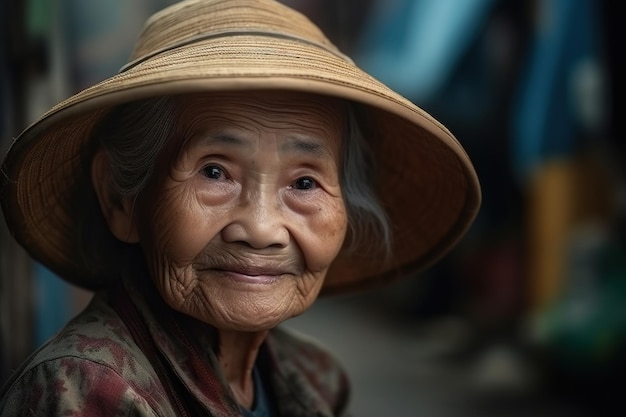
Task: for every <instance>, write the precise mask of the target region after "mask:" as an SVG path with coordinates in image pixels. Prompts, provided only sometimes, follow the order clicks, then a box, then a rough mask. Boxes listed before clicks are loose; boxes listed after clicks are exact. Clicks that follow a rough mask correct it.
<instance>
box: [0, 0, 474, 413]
mask: <svg viewBox="0 0 626 417" xmlns="http://www.w3.org/2000/svg"><path fill="white" fill-rule="evenodd" d="M2 172H3V176H2V194H1V195H2V207H3V210H4V214H5V218H6V221H7V224H8V226H9V228H10V229H11V231H12V233H13V234H14V236H15V238H16V239H17V240H18V242H20V244H21V245H22V246H24V247H25V248H26V249H27V250H28V251H29V253H30V254H31V255H32V256H33V258H34V259H36V260H38V261H39V262H42V263H43V264H44V265H46V266H47V267H49V268H50V269H51V270H52V271H54V272H56V273H57V274H58V275H59V276H60V277H62V278H63V279H66V280H67V281H69V282H71V283H73V284H76V285H79V286H82V287H84V288H88V289H91V290H94V297H93V300H92V301H91V303H90V304H89V306H88V307H87V308H86V309H85V310H84V311H83V312H81V313H80V314H79V315H78V316H77V317H76V318H74V319H73V320H72V321H71V322H70V323H68V325H67V326H66V327H65V328H64V329H62V330H61V331H60V332H59V333H58V334H57V335H56V336H55V337H54V338H52V339H51V340H50V341H49V342H48V343H47V344H46V345H44V346H43V347H41V348H40V349H39V350H38V351H37V352H35V353H34V354H33V355H32V356H31V357H30V358H29V359H28V360H27V362H26V363H24V364H23V366H22V367H21V368H20V369H18V370H16V372H15V373H14V375H13V376H12V377H11V378H10V380H9V381H7V383H6V384H5V385H4V388H3V389H2V391H1V392H0V415H3V416H4V415H7V416H9V415H10V416H21V415H24V416H26V415H29V416H30V415H46V416H57V415H58V416H61V415H72V416H90V417H93V416H111V415H136V416H170V415H183V416H196V415H211V416H290V417H297V416H313V415H315V416H338V415H348V414H349V411H348V410H349V383H348V379H347V376H346V375H345V373H344V371H343V370H342V368H341V366H340V365H339V364H338V363H337V362H336V361H335V359H334V358H333V356H332V354H330V353H329V352H327V351H326V350H324V349H323V348H322V347H321V346H320V345H318V343H317V342H315V341H312V340H309V339H307V338H305V337H302V336H301V335H296V334H293V333H292V332H290V331H287V330H285V329H283V328H281V327H280V324H281V323H282V322H284V321H285V320H287V319H289V318H291V317H294V316H297V315H299V314H301V313H303V312H304V311H306V310H307V308H309V307H310V306H311V305H312V304H313V303H314V301H315V300H316V298H317V297H318V295H320V294H331V293H341V292H344V293H345V292H347V291H356V290H359V289H365V288H371V287H373V286H376V285H381V284H383V283H387V282H390V281H393V280H396V279H400V278H403V277H406V276H411V275H413V274H414V273H415V272H416V271H419V270H420V269H423V268H425V267H427V266H428V265H430V264H432V263H433V262H434V261H436V260H437V259H439V258H440V257H441V256H443V255H444V254H445V253H446V252H447V251H448V250H449V249H450V248H451V247H452V246H453V245H454V244H455V243H456V242H457V240H458V239H459V238H460V237H461V236H462V235H463V234H464V233H465V231H466V230H467V228H468V227H469V225H470V224H471V222H472V220H473V218H474V216H475V214H476V212H477V210H478V206H479V201H480V192H479V187H478V182H477V179H476V176H475V173H474V170H473V168H472V166H471V163H470V161H469V160H468V158H467V156H466V155H465V153H464V151H463V149H462V148H461V146H460V145H459V143H458V142H457V141H456V139H455V138H454V137H453V136H452V134H451V133H450V132H449V131H447V130H446V129H445V128H444V127H443V126H442V125H441V124H439V123H438V122H437V121H435V120H434V119H433V118H432V117H430V116H429V115H428V114H426V113H425V112H424V111H422V110H421V109H419V108H418V107H416V106H415V105H413V104H412V103H410V102H408V101H407V100H405V99H404V98H402V97H401V96H399V95H398V94H396V93H395V92H393V91H391V90H389V89H388V88H386V87H385V86H384V85H382V84H380V83H379V82H377V81H376V80H374V79H373V78H371V77H370V76H368V75H367V74H365V73H363V72H362V71H360V70H359V69H358V68H357V67H356V66H355V65H354V64H353V63H352V62H351V61H350V60H349V58H347V57H345V56H344V55H342V54H341V53H340V52H339V51H338V50H337V49H336V48H335V47H334V46H333V45H332V44H331V43H330V42H329V41H328V40H327V39H326V38H325V37H324V35H323V34H322V33H321V32H320V31H319V29H318V28H317V27H315V26H314V25H313V24H312V23H311V22H310V21H309V20H308V19H306V18H305V17H304V16H302V15H301V14H299V13H297V12H295V11H293V10H291V9H289V8H287V7H285V6H284V5H281V4H280V3H276V2H274V1H272V0H186V1H183V2H181V3H178V4H176V5H174V6H171V7H169V8H167V9H165V10H163V11H162V12H160V13H158V14H156V15H155V16H153V17H152V18H151V19H150V20H149V21H148V22H147V24H146V26H145V28H144V31H143V32H142V34H141V36H140V38H139V40H138V42H137V45H136V48H135V52H134V56H133V59H132V60H131V62H130V63H129V64H128V65H127V66H126V67H124V68H123V69H122V70H121V71H120V73H119V74H117V75H115V76H113V77H111V78H109V79H107V80H104V81H102V82H101V83H98V84H96V85H94V86H93V87H91V88H88V89H86V90H84V91H82V92H79V93H78V94H76V95H75V96H73V97H71V98H69V99H67V100H66V101H64V102H63V103H60V104H59V105H57V106H56V107H54V108H53V109H51V110H50V111H49V112H48V113H46V114H45V115H43V116H42V118H41V119H40V120H38V121H37V122H36V123H34V124H33V125H31V126H30V127H29V128H27V129H26V130H25V131H24V132H23V133H22V134H21V135H20V136H19V137H18V138H17V140H16V141H15V143H14V144H13V146H12V148H11V149H10V151H9V153H8V155H7V157H6V159H5V162H4V165H3V169H2Z"/></svg>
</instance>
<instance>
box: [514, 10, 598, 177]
mask: <svg viewBox="0 0 626 417" xmlns="http://www.w3.org/2000/svg"><path fill="white" fill-rule="evenodd" d="M536 3H537V7H538V9H537V16H536V21H535V30H534V37H533V40H532V44H531V49H530V56H529V57H528V58H527V60H526V64H527V65H526V67H525V69H524V72H523V79H522V80H521V82H520V84H519V86H518V88H519V89H518V96H517V100H516V104H515V107H514V110H513V114H512V117H513V120H512V123H511V127H512V132H511V135H512V138H513V147H512V149H513V162H514V165H515V166H514V170H515V172H516V175H517V176H518V178H519V179H521V180H525V179H526V178H527V177H528V175H530V174H531V173H532V172H533V170H534V169H535V168H536V167H537V166H539V165H540V164H541V163H542V162H544V161H545V160H546V159H547V158H553V157H563V156H564V157H567V156H570V155H571V154H572V153H573V152H575V151H576V150H577V149H579V148H580V147H581V146H583V145H584V142H583V141H582V139H583V137H585V134H588V133H589V132H593V131H594V130H597V129H599V128H600V127H601V126H602V124H603V120H602V119H603V118H604V117H605V116H604V113H605V111H604V108H605V104H604V98H605V97H604V94H603V93H602V89H603V87H602V86H603V84H604V81H603V78H604V77H605V75H604V70H603V68H602V64H601V61H600V56H599V54H600V45H601V43H600V41H601V39H600V27H599V25H600V17H601V16H600V12H599V10H598V7H599V5H600V2H594V1H593V0H578V1H571V0H541V1H538V2H536Z"/></svg>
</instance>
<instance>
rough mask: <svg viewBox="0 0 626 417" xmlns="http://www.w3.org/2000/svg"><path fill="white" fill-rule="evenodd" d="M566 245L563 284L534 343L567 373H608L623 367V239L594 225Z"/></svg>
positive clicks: (625, 289)
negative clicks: (594, 227) (537, 341)
mask: <svg viewBox="0 0 626 417" xmlns="http://www.w3.org/2000/svg"><path fill="white" fill-rule="evenodd" d="M570 248H571V250H570V253H569V259H568V265H569V266H568V274H567V285H566V288H564V291H563V294H562V297H561V298H560V299H559V300H558V301H557V302H556V303H555V304H554V305H553V306H551V307H550V308H548V309H547V310H546V311H545V312H544V315H543V317H542V318H541V319H540V320H541V336H540V343H541V344H542V345H543V347H544V348H545V350H546V352H547V357H548V360H549V361H551V362H552V365H554V366H556V367H557V368H558V369H559V370H560V371H561V372H564V373H565V374H567V375H569V376H572V377H578V376H580V377H584V378H592V379H593V378H594V377H597V378H611V377H613V376H616V375H617V374H622V373H623V372H624V370H625V368H626V244H624V241H623V239H621V238H615V237H614V236H610V235H609V234H608V233H606V234H605V233H602V232H601V231H599V230H595V231H586V232H585V233H581V234H580V235H579V236H577V237H576V238H575V239H573V242H572V245H571V246H570Z"/></svg>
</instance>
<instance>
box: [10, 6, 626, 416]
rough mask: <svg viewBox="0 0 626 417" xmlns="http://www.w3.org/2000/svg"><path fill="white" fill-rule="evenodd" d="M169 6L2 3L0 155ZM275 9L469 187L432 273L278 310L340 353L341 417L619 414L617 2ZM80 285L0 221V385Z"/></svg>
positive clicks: (622, 239) (622, 288)
mask: <svg viewBox="0 0 626 417" xmlns="http://www.w3.org/2000/svg"><path fill="white" fill-rule="evenodd" d="M173 2H174V1H173V0H133V1H128V0H3V1H2V2H1V3H0V20H1V22H0V23H1V24H0V30H2V31H3V34H2V43H1V47H0V48H1V49H0V133H2V134H1V135H0V148H1V149H0V150H1V151H2V155H4V153H5V152H6V150H7V149H8V147H9V145H10V144H11V141H12V138H13V137H15V136H16V135H17V134H19V132H20V131H21V130H22V129H23V128H24V127H26V126H27V125H28V124H29V123H31V122H32V121H33V120H34V119H35V118H36V117H38V116H39V115H40V114H41V113H43V112H44V111H45V110H47V109H48V108H49V107H51V106H52V105H53V104H55V103H56V102H58V101H60V100H62V99H64V98H66V97H67V96H69V95H71V94H72V93H74V92H76V91H78V90H80V89H82V88H85V87H87V86H89V85H91V84H93V83H95V82H98V81H100V80H102V79H103V78H106V77H108V76H110V75H113V74H115V73H116V72H117V71H118V69H119V68H120V67H121V66H122V65H123V64H124V63H125V62H126V59H127V57H128V56H129V54H130V51H131V48H132V45H133V43H134V40H135V38H136V37H137V35H138V34H139V31H140V30H141V26H142V24H143V22H144V20H145V19H146V18H147V17H148V16H149V15H150V14H152V13H153V12H155V11H157V10H159V9H160V8H162V7H164V6H166V5H168V4H171V3H173ZM283 2H284V3H286V4H289V5H290V6H292V7H294V8H296V9H299V10H301V11H302V12H304V13H305V14H306V15H307V16H309V17H310V18H311V20H313V21H314V22H316V23H317V24H318V25H319V26H320V27H321V28H322V29H323V30H324V31H325V32H326V33H327V35H328V36H329V38H331V40H333V41H334V43H335V44H337V45H338V46H339V47H340V49H342V50H343V51H344V52H346V53H347V54H348V55H350V56H352V57H353V58H354V60H355V62H356V63H357V64H358V65H359V66H361V67H362V68H363V69H365V70H366V71H368V72H370V73H371V74H373V75H374V76H376V77H377V78H379V79H380V80H382V81H383V82H385V83H387V84H388V85H389V86H390V87H392V88H394V89H395V90H396V91H398V92H400V93H401V94H403V95H404V96H406V97H407V98H409V99H411V100H412V101H413V102H415V103H416V104H418V105H419V106H421V107H423V108H424V109H426V110H427V111H428V112H430V113H431V114H432V115H434V116H435V117H436V118H438V119H439V120H440V121H442V122H443V123H444V124H445V125H446V126H448V127H449V128H450V130H451V131H452V132H453V133H454V134H455V135H456V136H457V137H458V138H459V140H460V142H461V143H462V144H463V145H464V146H465V148H466V150H467V152H468V154H469V156H470V158H471V159H472V160H473V161H474V163H475V166H476V170H477V172H478V175H479V177H480V180H481V184H482V187H483V206H482V209H481V212H480V214H479V216H478V218H477V220H476V222H475V224H474V225H473V227H472V228H471V230H470V232H469V233H468V235H467V236H466V237H465V238H464V239H463V241H462V242H461V244H459V245H458V246H457V247H456V248H455V249H454V250H453V251H452V252H451V253H450V254H449V255H448V256H447V257H446V258H445V259H444V260H443V261H442V262H440V263H439V264H438V265H437V266H436V267H434V268H432V269H431V270H429V271H427V272H425V273H422V274H420V275H419V276H416V277H414V279H410V280H407V281H405V282H402V283H398V284H396V285H394V286H391V287H388V288H385V289H383V290H377V291H376V292H370V293H367V292H364V293H362V294H355V295H351V296H341V297H330V298H323V299H320V300H319V301H318V302H317V303H316V304H315V305H314V307H313V308H312V309H311V310H310V311H308V312H307V313H305V314H304V315H302V316H301V317H297V318H295V319H292V320H291V321H290V322H288V323H286V325H287V326H290V327H292V328H294V329H296V330H299V331H302V332H304V333H307V334H310V335H312V336H314V337H316V338H319V339H320V341H322V342H323V343H325V344H326V345H327V346H328V347H329V348H330V349H332V350H333V351H334V352H335V353H336V355H337V356H338V358H339V359H340V360H341V361H342V362H343V363H344V364H345V366H346V368H347V370H348V372H349V373H350V375H351V377H352V381H353V385H354V398H353V409H354V412H355V415H357V416H361V417H367V416H383V415H385V416H387V415H394V416H418V415H427V416H442V417H443V416H473V415H476V416H479V415H480V416H489V415H494V416H495V415H507V416H531V415H532V416H565V415H567V416H602V415H608V413H609V411H610V410H613V409H615V408H616V407H617V408H616V409H617V410H619V409H622V410H623V409H624V406H623V404H621V403H619V402H618V400H619V398H621V395H622V394H623V393H624V391H625V389H624V388H626V383H625V382H624V377H623V375H624V372H625V371H626V308H625V306H626V228H625V227H624V225H625V222H624V220H625V214H626V189H625V179H626V177H625V176H626V172H625V169H624V168H625V167H626V164H625V162H626V159H625V158H626V153H625V149H624V141H623V135H624V132H623V125H620V124H618V108H621V107H618V105H617V103H618V99H619V97H618V92H621V91H623V86H622V80H621V79H620V78H619V74H623V73H624V68H623V63H622V62H621V60H618V59H617V55H618V47H617V42H618V41H617V40H618V39H621V38H622V36H623V35H624V33H623V32H624V31H623V24H621V25H618V23H617V16H618V13H617V10H616V7H617V2H610V1H608V0H605V1H594V0H528V1H521V0H520V1H513V0H284V1H283ZM622 50H623V47H622ZM618 61H619V62H618ZM89 298H90V294H89V293H87V292H84V291H81V290H78V289H76V288H73V287H70V286H68V285H66V284H64V283H63V281H61V280H59V279H57V278H56V277H54V276H53V275H52V274H51V273H50V272H49V271H47V270H46V269H45V268H43V267H42V266H41V265H38V264H37V263H33V262H32V261H30V260H29V258H28V256H27V255H26V254H25V253H24V252H23V251H22V250H21V248H19V247H18V246H17V245H16V244H15V243H14V242H13V240H12V238H11V237H10V236H9V234H8V232H7V230H6V227H5V225H4V223H2V224H1V225H0V325H1V332H0V342H1V343H0V347H1V351H0V381H3V380H4V379H5V378H6V377H7V376H8V375H9V374H10V372H11V369H14V368H15V367H16V366H17V365H18V364H19V363H20V362H21V361H22V360H24V359H25V357H26V356H27V355H28V354H30V353H31V352H32V351H33V350H34V349H35V348H36V347H37V346H39V345H40V344H41V343H43V342H44V341H45V340H46V339H47V338H48V337H50V336H51V335H52V334H54V332H56V331H57V330H58V329H59V328H60V327H61V326H62V325H63V324H64V323H65V322H66V321H67V320H68V319H69V318H70V317H71V316H72V315H74V314H76V312H77V311H79V310H80V309H81V308H82V307H83V306H84V305H85V303H86V302H87V301H88V300H89ZM614 414H615V413H612V415H614Z"/></svg>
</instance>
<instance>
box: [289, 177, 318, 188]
mask: <svg viewBox="0 0 626 417" xmlns="http://www.w3.org/2000/svg"><path fill="white" fill-rule="evenodd" d="M316 185H317V182H316V181H315V180H314V179H312V178H310V177H302V178H298V179H297V180H296V182H294V184H293V186H294V188H295V189H297V190H311V189H313V188H315V186H316Z"/></svg>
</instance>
